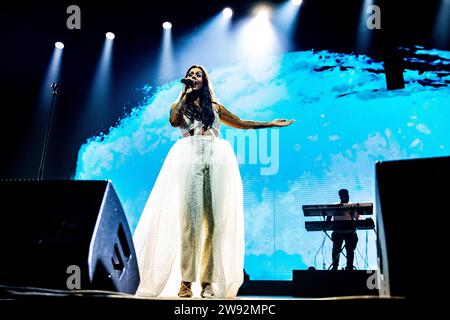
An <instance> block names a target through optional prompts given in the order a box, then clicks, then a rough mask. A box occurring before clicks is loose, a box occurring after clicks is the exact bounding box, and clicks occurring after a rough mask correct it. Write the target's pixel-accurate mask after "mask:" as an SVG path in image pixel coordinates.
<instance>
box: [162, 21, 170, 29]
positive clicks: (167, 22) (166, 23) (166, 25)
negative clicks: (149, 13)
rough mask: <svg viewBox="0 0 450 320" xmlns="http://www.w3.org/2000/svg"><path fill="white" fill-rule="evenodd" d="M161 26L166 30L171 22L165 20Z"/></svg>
mask: <svg viewBox="0 0 450 320" xmlns="http://www.w3.org/2000/svg"><path fill="white" fill-rule="evenodd" d="M162 27H163V28H164V29H166V30H170V29H172V24H171V23H170V22H169V21H166V22H164V23H163V24H162Z"/></svg>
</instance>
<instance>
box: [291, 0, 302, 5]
mask: <svg viewBox="0 0 450 320" xmlns="http://www.w3.org/2000/svg"><path fill="white" fill-rule="evenodd" d="M291 2H292V4H293V5H294V6H299V5H301V4H302V2H303V0H291Z"/></svg>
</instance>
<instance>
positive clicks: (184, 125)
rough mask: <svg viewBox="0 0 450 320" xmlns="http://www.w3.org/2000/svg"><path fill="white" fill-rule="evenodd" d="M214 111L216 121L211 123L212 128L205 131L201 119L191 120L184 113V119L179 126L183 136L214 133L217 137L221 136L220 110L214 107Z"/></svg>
mask: <svg viewBox="0 0 450 320" xmlns="http://www.w3.org/2000/svg"><path fill="white" fill-rule="evenodd" d="M213 112H214V122H213V123H212V125H211V128H209V129H208V130H206V131H204V129H203V124H202V121H199V120H195V119H194V120H191V119H189V118H188V117H186V115H183V121H182V122H181V125H180V126H179V128H180V131H181V134H182V135H183V137H188V136H192V135H202V134H203V135H213V136H215V137H219V133H220V124H221V121H220V116H219V112H218V111H217V110H216V108H213Z"/></svg>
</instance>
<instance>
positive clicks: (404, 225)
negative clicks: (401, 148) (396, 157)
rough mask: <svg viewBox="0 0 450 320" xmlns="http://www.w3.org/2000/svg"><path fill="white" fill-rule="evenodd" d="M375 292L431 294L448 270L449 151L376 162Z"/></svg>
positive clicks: (442, 281)
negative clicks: (377, 283)
mask: <svg viewBox="0 0 450 320" xmlns="http://www.w3.org/2000/svg"><path fill="white" fill-rule="evenodd" d="M376 198H377V203H376V206H377V238H378V242H379V245H378V247H379V262H380V265H379V267H380V271H381V276H382V279H381V280H382V281H381V287H380V293H381V294H383V295H391V296H404V297H419V296H423V297H425V296H428V297H431V296H432V295H433V292H435V287H436V286H439V285H440V284H442V285H444V281H446V279H447V277H448V274H447V272H446V271H445V270H446V269H447V268H446V266H447V262H446V261H447V259H446V254H447V249H448V243H449V240H448V227H449V222H450V207H449V202H448V201H449V199H450V157H437V158H426V159H414V160H400V161H383V162H377V164H376Z"/></svg>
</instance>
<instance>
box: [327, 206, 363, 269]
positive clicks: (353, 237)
mask: <svg viewBox="0 0 450 320" xmlns="http://www.w3.org/2000/svg"><path fill="white" fill-rule="evenodd" d="M343 204H345V203H343ZM347 204H351V203H347ZM358 218H359V215H358V214H357V213H356V212H355V213H352V212H345V214H344V215H342V216H334V217H333V221H342V220H357V219H358ZM327 221H331V216H328V217H327ZM331 240H333V250H332V258H333V270H337V269H338V266H339V256H340V255H341V251H342V244H343V242H344V241H345V252H346V256H347V266H346V269H347V270H353V260H354V257H355V249H356V245H357V244H358V235H357V234H356V229H354V230H346V231H333V233H332V234H331Z"/></svg>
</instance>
